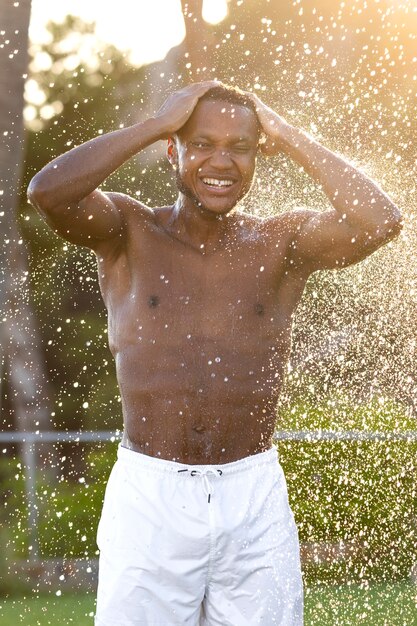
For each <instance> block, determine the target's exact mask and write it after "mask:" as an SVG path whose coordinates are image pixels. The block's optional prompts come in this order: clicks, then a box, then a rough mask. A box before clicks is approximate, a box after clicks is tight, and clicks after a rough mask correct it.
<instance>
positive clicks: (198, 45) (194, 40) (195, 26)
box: [181, 0, 215, 82]
mask: <svg viewBox="0 0 417 626" xmlns="http://www.w3.org/2000/svg"><path fill="white" fill-rule="evenodd" d="M181 7H182V12H183V15H184V24H185V33H186V35H185V42H184V44H185V46H184V47H185V51H186V53H187V54H188V59H189V63H190V74H191V76H192V80H193V81H194V82H199V81H201V80H210V79H212V78H213V74H212V72H211V69H212V68H211V66H212V63H211V60H212V57H213V55H212V51H213V47H214V45H215V42H214V37H213V35H212V33H211V32H210V30H209V28H208V26H207V23H206V22H205V21H204V20H203V0H181Z"/></svg>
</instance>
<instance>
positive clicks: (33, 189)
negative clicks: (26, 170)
mask: <svg viewBox="0 0 417 626" xmlns="http://www.w3.org/2000/svg"><path fill="white" fill-rule="evenodd" d="M26 193H27V199H28V201H29V202H30V204H31V205H32V206H34V207H35V209H37V210H38V211H41V212H42V213H48V212H50V211H52V210H53V208H54V204H55V203H54V202H53V194H52V192H51V190H50V189H49V188H48V185H47V184H46V183H45V178H44V176H43V175H42V172H38V173H37V174H35V176H34V177H33V178H32V180H31V181H30V183H29V186H28V188H27V192H26Z"/></svg>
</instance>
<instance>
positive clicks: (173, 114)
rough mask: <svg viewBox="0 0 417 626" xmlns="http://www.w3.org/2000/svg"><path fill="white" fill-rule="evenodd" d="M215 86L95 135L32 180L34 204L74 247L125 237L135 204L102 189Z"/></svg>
mask: <svg viewBox="0 0 417 626" xmlns="http://www.w3.org/2000/svg"><path fill="white" fill-rule="evenodd" d="M215 84H216V83H214V82H206V83H196V84H193V85H190V86H189V87H186V88H185V89H182V90H180V91H178V92H175V93H173V94H172V95H171V96H169V98H168V99H167V100H166V102H165V103H164V105H163V106H162V107H161V109H160V110H159V111H158V113H157V114H156V115H155V117H153V118H151V119H148V120H147V121H145V122H141V123H139V124H135V125H133V126H129V127H128V128H123V129H121V130H116V131H113V132H110V133H107V134H105V135H100V136H99V137H95V138H94V139H91V140H90V141H87V142H86V143H83V144H82V145H80V146H78V147H76V148H73V149H72V150H70V151H69V152H66V153H65V154H63V155H61V156H59V157H58V158H56V159H54V160H53V161H51V162H50V163H49V164H48V165H46V166H45V167H44V168H43V169H42V170H41V171H40V172H38V173H37V174H36V175H35V176H34V178H33V179H32V180H31V182H30V185H29V187H28V199H29V201H30V203H31V204H33V206H34V207H36V208H37V209H38V211H39V212H40V213H41V214H42V215H43V216H44V217H45V219H46V221H47V222H48V223H49V225H50V226H51V227H52V228H53V229H54V230H55V231H56V232H57V233H58V234H60V235H61V236H62V237H64V238H65V239H67V240H68V241H71V242H73V243H79V244H81V245H87V246H89V247H94V246H95V242H97V241H101V240H104V239H110V238H112V237H114V236H116V235H118V234H120V232H121V230H122V227H123V222H122V216H121V212H120V209H121V207H122V205H123V203H127V204H129V203H130V204H132V202H134V201H133V200H132V199H129V198H127V197H126V196H123V195H122V194H111V193H103V192H101V191H99V190H98V189H97V188H98V187H99V185H101V184H102V183H103V181H104V180H105V179H106V178H107V177H108V176H109V175H110V174H112V173H113V172H114V171H115V170H117V169H118V168H119V167H120V166H121V165H122V164H123V163H124V162H125V161H127V160H128V159H130V158H131V157H132V156H133V155H134V154H136V153H137V152H140V151H141V150H143V149H144V148H146V147H147V146H149V145H151V144H152V143H154V142H155V141H158V140H159V139H165V138H167V137H168V136H170V135H171V134H172V133H175V132H176V131H177V130H178V129H179V128H181V126H183V125H184V124H185V122H186V121H187V119H188V118H189V116H190V115H191V113H192V111H193V109H194V107H195V105H196V104H197V101H198V99H199V97H201V96H202V95H203V94H204V93H205V92H206V91H207V90H208V89H210V88H211V87H213V86H214V85H215Z"/></svg>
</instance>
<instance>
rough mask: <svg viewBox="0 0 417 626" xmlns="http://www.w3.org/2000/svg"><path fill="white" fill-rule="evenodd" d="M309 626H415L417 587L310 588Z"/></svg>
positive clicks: (405, 584) (306, 611)
mask: <svg viewBox="0 0 417 626" xmlns="http://www.w3.org/2000/svg"><path fill="white" fill-rule="evenodd" d="M305 624H306V626H336V625H338V626H357V625H358V624H365V625H366V626H414V625H416V624H417V587H416V586H414V585H411V584H410V583H407V582H399V583H398V582H397V583H390V584H375V585H371V586H369V588H368V589H364V588H361V587H359V586H358V585H340V586H337V587H336V586H331V587H310V589H307V592H306V597H305Z"/></svg>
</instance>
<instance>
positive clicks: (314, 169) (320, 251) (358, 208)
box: [251, 95, 402, 270]
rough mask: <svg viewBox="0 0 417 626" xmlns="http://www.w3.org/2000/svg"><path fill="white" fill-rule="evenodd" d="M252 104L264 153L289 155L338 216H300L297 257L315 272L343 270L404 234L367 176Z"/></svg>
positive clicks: (295, 245)
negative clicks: (256, 114)
mask: <svg viewBox="0 0 417 626" xmlns="http://www.w3.org/2000/svg"><path fill="white" fill-rule="evenodd" d="M251 97H252V99H253V100H254V102H255V104H256V107H257V113H258V117H259V120H260V123H261V125H262V127H263V130H264V132H265V134H266V136H267V137H266V142H265V144H264V147H263V152H264V153H265V154H266V155H267V156H273V155H275V154H278V153H279V152H283V153H285V154H288V156H290V157H291V158H292V159H294V161H296V162H297V163H299V164H300V165H301V166H302V167H303V168H304V169H305V171H306V172H307V173H308V174H309V175H310V176H312V178H313V179H314V180H316V181H317V182H318V183H319V184H321V186H322V188H323V190H324V192H325V193H326V195H327V197H328V198H329V200H330V202H331V203H332V205H333V209H334V210H330V211H325V212H318V211H312V210H310V211H309V210H305V211H300V216H299V217H300V221H299V223H298V232H297V234H296V238H295V239H294V241H293V252H292V254H293V257H294V259H295V260H301V261H303V262H306V263H308V264H310V266H311V269H312V270H315V269H322V268H335V267H343V266H346V265H349V264H351V263H355V262H356V261H359V260H361V259H363V258H364V257H366V256H368V255H369V254H371V252H373V251H374V250H376V249H377V248H379V246H381V245H382V244H384V243H387V242H388V241H390V240H391V239H393V238H394V237H395V236H396V235H398V233H399V232H400V230H401V227H402V222H401V214H400V211H399V209H398V208H397V207H396V205H395V204H394V203H393V202H392V201H391V200H390V198H389V197H388V196H387V195H386V194H385V193H384V192H383V191H382V190H381V189H380V188H379V187H378V186H377V185H376V183H374V182H373V181H372V180H371V179H370V178H369V177H368V176H366V175H365V174H363V173H362V172H360V171H359V170H358V169H356V168H355V167H354V166H353V165H351V164H350V163H348V162H347V161H345V160H344V159H343V158H341V157H340V156H338V155H336V154H334V153H333V152H331V151H330V150H328V149H327V148H325V147H324V146H322V145H320V144H319V143H318V142H317V141H315V140H314V139H313V138H312V137H310V136H309V135H307V134H306V133H304V132H303V131H302V130H299V129H297V128H295V127H294V126H292V125H290V124H288V123H287V122H286V121H285V120H284V119H283V118H282V117H280V116H279V115H277V114H276V113H275V112H274V111H273V110H272V109H270V108H269V107H267V106H266V105H265V104H264V103H263V102H262V101H261V100H260V99H259V98H257V97H256V96H254V95H251Z"/></svg>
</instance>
